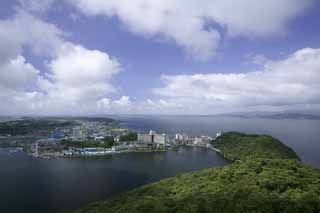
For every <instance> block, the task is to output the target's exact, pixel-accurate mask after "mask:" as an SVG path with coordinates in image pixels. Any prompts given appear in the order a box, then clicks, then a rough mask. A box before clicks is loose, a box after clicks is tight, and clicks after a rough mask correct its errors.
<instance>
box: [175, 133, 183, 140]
mask: <svg viewBox="0 0 320 213" xmlns="http://www.w3.org/2000/svg"><path fill="white" fill-rule="evenodd" d="M174 139H175V140H176V141H183V135H181V134H179V133H178V134H176V135H175V137H174Z"/></svg>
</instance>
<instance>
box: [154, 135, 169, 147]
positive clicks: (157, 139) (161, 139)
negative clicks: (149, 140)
mask: <svg viewBox="0 0 320 213" xmlns="http://www.w3.org/2000/svg"><path fill="white" fill-rule="evenodd" d="M153 142H154V143H155V144H160V145H165V144H166V143H168V142H169V138H168V136H167V135H166V134H155V135H154V139H153Z"/></svg>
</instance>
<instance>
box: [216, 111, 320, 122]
mask: <svg viewBox="0 0 320 213" xmlns="http://www.w3.org/2000/svg"><path fill="white" fill-rule="evenodd" d="M218 116H232V117H241V118H269V119H299V120H320V114H311V113H310V114H309V113H296V112H239V113H225V114H219V115H218Z"/></svg>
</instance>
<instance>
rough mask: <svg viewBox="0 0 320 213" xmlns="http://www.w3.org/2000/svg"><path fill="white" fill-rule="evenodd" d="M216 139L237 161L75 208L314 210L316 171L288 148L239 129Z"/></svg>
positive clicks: (318, 189)
mask: <svg viewBox="0 0 320 213" xmlns="http://www.w3.org/2000/svg"><path fill="white" fill-rule="evenodd" d="M244 138H246V140H244ZM246 141H248V142H247V143H246ZM216 142H217V143H216V145H217V147H219V148H220V149H221V150H223V152H224V153H225V154H226V156H228V157H229V158H230V159H234V160H236V159H238V160H241V161H236V162H235V163H233V164H231V165H228V166H225V167H222V168H212V169H205V170H201V171H196V172H191V173H186V174H181V175H177V176H175V177H171V178H167V179H164V180H161V181H159V182H156V183H153V184H149V185H145V186H142V187H139V188H137V189H134V190H131V191H128V192H125V193H122V194H119V195H117V196H114V197H112V198H110V199H108V200H106V201H103V202H97V203H93V204H91V205H88V206H87V207H85V208H83V209H80V210H77V211H75V213H103V212H111V213H120V212H121V213H122V212H123V213H127V212H133V213H135V212H148V213H149V212H156V213H157V212H181V213H182V212H194V213H198V212H212V213H215V212H217V213H218V212H219V213H224V212H236V213H241V212H288V213H295V212H301V213H302V212H303V213H308V212H317V213H318V212H320V171H319V170H317V169H313V168H311V167H308V166H305V165H303V164H302V163H301V162H300V161H299V159H298V158H297V155H296V154H295V153H294V152H293V151H292V150H291V149H290V148H288V147H286V146H285V145H283V144H281V143H280V142H279V141H278V140H276V139H274V138H272V137H270V136H257V135H244V134H240V133H226V134H225V135H224V136H222V137H221V138H219V139H218V140H217V141H216ZM243 147H246V148H247V149H249V150H250V151H245V150H244V149H243ZM255 147H256V149H255ZM263 158H264V159H263Z"/></svg>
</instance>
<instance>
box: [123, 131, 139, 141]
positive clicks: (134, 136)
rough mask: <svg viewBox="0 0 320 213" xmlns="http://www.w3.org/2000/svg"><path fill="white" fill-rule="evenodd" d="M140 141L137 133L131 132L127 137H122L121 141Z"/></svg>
mask: <svg viewBox="0 0 320 213" xmlns="http://www.w3.org/2000/svg"><path fill="white" fill-rule="evenodd" d="M136 140H138V135H137V133H135V132H129V133H128V134H126V135H121V136H120V141H136Z"/></svg>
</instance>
